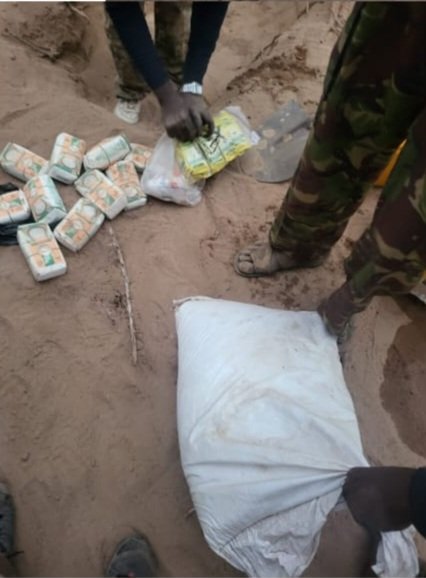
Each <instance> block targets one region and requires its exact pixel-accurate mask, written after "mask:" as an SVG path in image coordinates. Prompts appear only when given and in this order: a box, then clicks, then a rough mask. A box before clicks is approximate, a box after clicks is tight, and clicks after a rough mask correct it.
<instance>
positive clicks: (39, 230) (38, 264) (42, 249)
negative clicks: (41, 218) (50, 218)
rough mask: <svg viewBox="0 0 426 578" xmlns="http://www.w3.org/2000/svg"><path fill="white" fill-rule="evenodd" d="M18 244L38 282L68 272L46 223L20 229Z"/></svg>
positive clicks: (22, 226)
mask: <svg viewBox="0 0 426 578" xmlns="http://www.w3.org/2000/svg"><path fill="white" fill-rule="evenodd" d="M17 237H18V243H19V246H20V248H21V251H22V253H23V254H24V257H25V259H26V261H27V263H28V266H29V268H30V269H31V273H32V274H33V277H34V279H35V280H36V281H46V280H47V279H52V277H58V276H59V275H63V274H64V273H66V271H67V264H66V262H65V259H64V256H63V255H62V252H61V250H60V248H59V245H58V243H57V242H56V239H55V237H54V236H53V233H52V231H51V230H50V227H49V225H47V224H45V223H31V224H29V225H20V226H19V227H18V233H17Z"/></svg>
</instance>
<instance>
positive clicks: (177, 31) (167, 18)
mask: <svg viewBox="0 0 426 578" xmlns="http://www.w3.org/2000/svg"><path fill="white" fill-rule="evenodd" d="M142 4H143V3H141V7H142V8H141V9H143V6H142ZM105 16H106V26H105V29H106V34H107V38H108V42H109V45H110V49H111V53H112V56H113V58H114V63H115V67H116V70H117V76H118V79H117V97H118V98H122V99H124V100H140V99H141V98H143V97H144V96H145V95H146V94H147V93H148V92H149V87H148V85H147V84H146V83H145V82H144V80H143V78H142V77H141V75H140V74H139V73H138V72H137V71H136V70H135V68H134V66H133V64H132V61H131V59H130V57H129V55H128V53H127V51H126V49H125V48H124V46H123V44H122V43H121V40H120V38H119V36H118V34H117V32H116V30H115V28H114V25H113V23H112V21H111V19H110V18H109V16H108V14H106V13H105ZM154 16H155V45H156V47H157V49H158V52H159V54H160V56H161V57H162V59H163V61H164V63H165V65H166V68H167V70H168V72H169V74H170V77H171V78H172V80H174V81H175V82H177V83H178V84H180V83H181V80H182V70H183V64H184V62H185V57H186V51H187V46H188V38H189V29H190V19H191V3H190V2H168V1H165V0H160V1H157V2H155V3H154Z"/></svg>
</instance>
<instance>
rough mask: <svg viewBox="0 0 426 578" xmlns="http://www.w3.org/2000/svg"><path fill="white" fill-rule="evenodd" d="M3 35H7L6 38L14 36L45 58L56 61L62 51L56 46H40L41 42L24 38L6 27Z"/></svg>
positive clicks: (13, 37)
mask: <svg viewBox="0 0 426 578" xmlns="http://www.w3.org/2000/svg"><path fill="white" fill-rule="evenodd" d="M2 35H3V36H5V37H6V38H12V39H13V40H16V41H17V42H21V43H22V44H25V45H26V46H29V47H30V48H31V49H32V50H34V52H37V53H38V54H40V56H42V57H43V58H48V59H49V60H51V61H52V62H55V60H57V59H58V57H59V56H60V52H59V51H58V50H57V49H56V48H53V47H47V46H40V45H39V44H36V43H35V42H32V41H31V40H28V39H27V38H24V37H23V36H21V35H18V34H15V33H14V32H12V31H11V30H9V29H8V28H5V29H4V31H3V34H2Z"/></svg>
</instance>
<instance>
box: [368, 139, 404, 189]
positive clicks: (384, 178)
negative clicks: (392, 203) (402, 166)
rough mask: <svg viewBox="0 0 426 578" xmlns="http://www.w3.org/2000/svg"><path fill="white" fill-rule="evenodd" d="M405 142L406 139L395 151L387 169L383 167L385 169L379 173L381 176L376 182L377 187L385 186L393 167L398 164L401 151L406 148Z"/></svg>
mask: <svg viewBox="0 0 426 578" xmlns="http://www.w3.org/2000/svg"><path fill="white" fill-rule="evenodd" d="M405 142H406V141H404V142H402V143H401V144H400V145H399V147H398V148H397V149H396V151H395V152H394V153H393V155H392V157H391V160H390V161H389V163H388V165H387V167H386V168H385V169H383V171H382V172H381V173H380V175H379V178H378V179H377V181H376V182H375V183H374V186H375V187H384V186H385V184H386V182H387V180H388V178H389V175H390V174H391V172H392V171H393V168H394V166H395V165H396V161H397V160H398V158H399V155H400V154H401V151H402V149H403V148H404V145H405Z"/></svg>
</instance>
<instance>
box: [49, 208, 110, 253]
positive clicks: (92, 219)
mask: <svg viewBox="0 0 426 578" xmlns="http://www.w3.org/2000/svg"><path fill="white" fill-rule="evenodd" d="M104 220H105V215H104V214H103V213H102V211H101V210H100V209H98V207H97V206H96V205H94V204H93V203H92V202H91V201H89V200H87V199H79V200H78V201H77V202H76V203H75V205H74V206H73V208H72V209H71V210H70V212H69V213H68V215H67V216H66V217H65V219H63V220H62V221H61V222H60V223H59V225H58V226H57V227H56V228H55V230H54V235H55V237H56V239H57V240H58V241H59V242H60V243H61V244H62V245H64V247H66V248H67V249H69V250H70V251H74V253H75V252H77V251H80V249H82V248H83V247H84V246H85V245H86V243H87V242H88V241H90V239H91V238H92V237H93V236H94V235H95V234H96V233H97V231H98V230H99V228H100V227H101V225H102V223H103V222H104Z"/></svg>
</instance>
